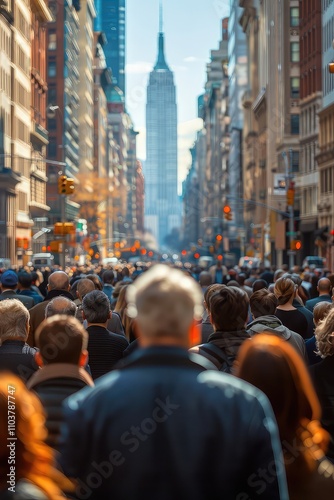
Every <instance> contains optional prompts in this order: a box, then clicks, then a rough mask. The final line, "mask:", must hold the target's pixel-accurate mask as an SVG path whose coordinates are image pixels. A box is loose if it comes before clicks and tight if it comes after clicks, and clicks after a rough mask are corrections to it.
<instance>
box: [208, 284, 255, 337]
mask: <svg viewBox="0 0 334 500" xmlns="http://www.w3.org/2000/svg"><path fill="white" fill-rule="evenodd" d="M248 305H249V299H248V295H247V293H246V292H245V291H244V290H242V288H237V287H234V286H230V287H227V286H226V287H222V288H221V289H220V290H218V291H217V292H215V293H214V294H213V295H212V297H211V299H210V308H211V323H212V324H213V326H214V329H215V330H216V331H225V332H229V331H236V330H242V329H243V328H245V325H246V322H247V317H248Z"/></svg>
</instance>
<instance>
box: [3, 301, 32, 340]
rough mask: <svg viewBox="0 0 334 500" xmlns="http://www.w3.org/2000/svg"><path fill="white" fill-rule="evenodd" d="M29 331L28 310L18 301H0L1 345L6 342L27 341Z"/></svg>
mask: <svg viewBox="0 0 334 500" xmlns="http://www.w3.org/2000/svg"><path fill="white" fill-rule="evenodd" d="M28 331H29V312H28V309H27V308H26V307H25V306H24V305H23V304H22V302H20V301H19V300H16V299H6V300H1V301H0V344H2V343H3V342H4V341H5V340H22V341H24V342H25V341H26V340H27V337H28Z"/></svg>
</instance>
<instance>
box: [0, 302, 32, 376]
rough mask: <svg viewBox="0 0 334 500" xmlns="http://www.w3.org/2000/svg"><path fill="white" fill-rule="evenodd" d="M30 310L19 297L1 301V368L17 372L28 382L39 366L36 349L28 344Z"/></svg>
mask: <svg viewBox="0 0 334 500" xmlns="http://www.w3.org/2000/svg"><path fill="white" fill-rule="evenodd" d="M28 331H29V311H28V310H27V308H26V307H25V306H24V305H23V304H22V302H20V301H19V300H17V299H10V300H2V301H0V370H1V371H3V370H7V371H10V372H12V373H15V374H16V375H17V376H19V377H20V378H21V379H22V380H23V381H24V382H26V381H27V380H28V379H29V378H30V377H31V376H32V375H33V374H34V372H35V371H36V370H38V366H37V364H36V362H35V354H36V349H34V348H33V347H30V346H29V345H28V344H27V338H28Z"/></svg>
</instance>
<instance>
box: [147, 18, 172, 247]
mask: <svg viewBox="0 0 334 500" xmlns="http://www.w3.org/2000/svg"><path fill="white" fill-rule="evenodd" d="M159 31H160V32H159V36H158V58H157V62H156V64H155V66H154V68H153V71H151V73H150V77H149V83H148V87H147V103H146V162H145V169H144V172H145V227H146V228H147V229H148V230H150V231H151V232H152V233H153V235H154V236H155V238H156V240H157V243H158V244H159V246H160V247H164V246H165V238H166V236H167V235H168V234H170V233H171V231H172V229H173V228H175V227H177V228H179V227H180V222H181V209H180V203H179V198H178V194H177V106H176V97H175V85H174V79H173V73H172V71H171V70H170V69H169V67H168V65H167V63H166V60H165V54H164V35H163V33H162V27H161V23H160V30H159Z"/></svg>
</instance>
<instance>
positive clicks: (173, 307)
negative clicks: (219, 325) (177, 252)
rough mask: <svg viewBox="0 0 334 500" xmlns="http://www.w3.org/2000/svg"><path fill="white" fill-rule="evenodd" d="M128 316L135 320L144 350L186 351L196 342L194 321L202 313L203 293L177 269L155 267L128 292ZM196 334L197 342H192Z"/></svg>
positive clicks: (143, 275) (190, 279)
mask: <svg viewBox="0 0 334 500" xmlns="http://www.w3.org/2000/svg"><path fill="white" fill-rule="evenodd" d="M126 299H127V303H128V307H127V314H128V316H130V317H131V318H135V321H136V325H137V327H138V331H139V339H140V342H141V344H142V345H143V346H148V345H153V344H170V345H173V344H174V345H180V346H184V347H189V343H190V344H193V343H194V342H197V330H198V329H196V328H195V320H196V319H197V320H199V319H200V318H201V314H202V311H203V306H202V302H203V296H202V291H201V289H200V287H199V285H198V284H197V283H196V281H195V280H194V279H193V278H191V277H190V276H187V275H185V274H184V273H183V272H182V271H180V270H178V269H171V268H169V267H167V266H164V265H155V266H153V267H152V268H151V269H150V270H149V271H147V272H145V273H143V274H142V275H140V276H139V278H137V279H136V281H135V282H134V283H133V284H132V285H130V286H129V287H128V288H127V294H126ZM195 333H196V341H195V339H194V338H191V337H192V336H193V335H194V336H195Z"/></svg>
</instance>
